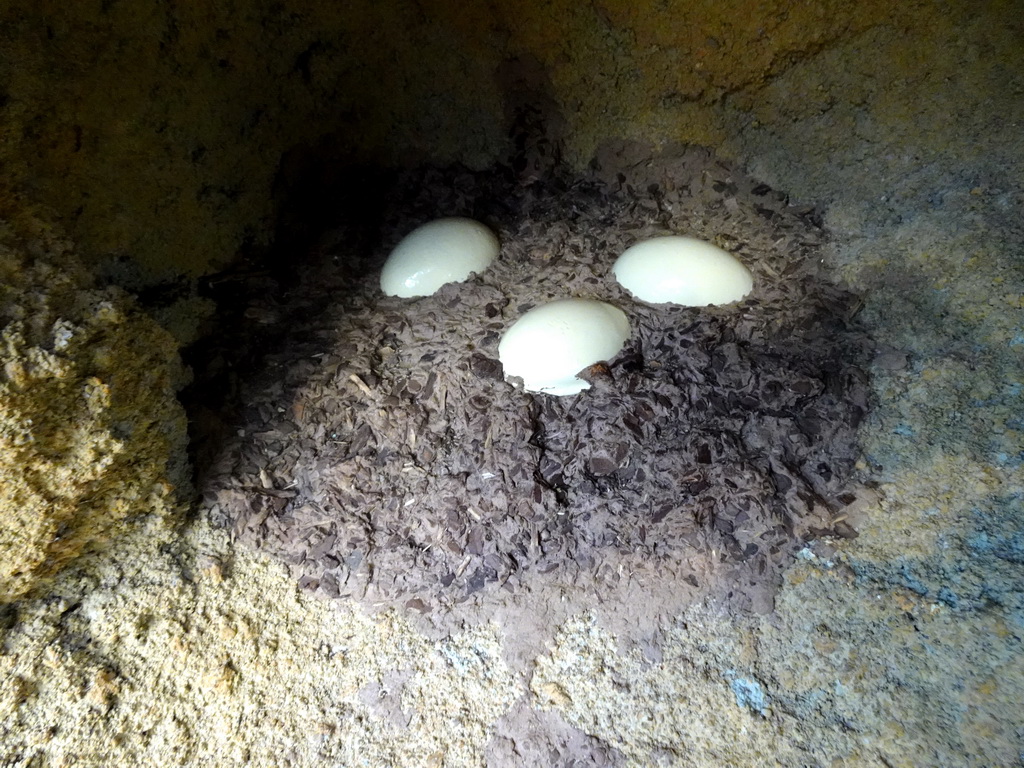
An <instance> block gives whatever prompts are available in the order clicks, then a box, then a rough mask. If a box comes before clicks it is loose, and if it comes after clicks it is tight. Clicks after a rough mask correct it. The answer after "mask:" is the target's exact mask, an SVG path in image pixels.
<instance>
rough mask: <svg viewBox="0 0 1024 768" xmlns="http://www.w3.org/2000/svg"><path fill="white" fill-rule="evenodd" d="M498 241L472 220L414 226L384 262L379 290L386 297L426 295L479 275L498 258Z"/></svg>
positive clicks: (405, 297)
mask: <svg viewBox="0 0 1024 768" xmlns="http://www.w3.org/2000/svg"><path fill="white" fill-rule="evenodd" d="M498 250H499V245H498V238H497V237H496V236H495V234H494V233H493V232H491V230H489V229H488V228H487V227H485V226H484V225H483V224H481V223H480V222H479V221H474V220H473V219H465V218H461V217H450V218H444V219H436V220H434V221H431V222H428V223H426V224H424V225H423V226H421V227H417V228H416V229H414V230H413V231H412V232H410V233H409V234H408V235H406V236H405V237H404V238H402V240H401V242H400V243H399V244H398V245H397V246H395V249H394V250H393V251H392V252H391V254H390V255H389V256H388V258H387V261H385V262H384V268H383V269H382V270H381V273H380V287H381V290H382V291H384V293H386V294H387V295H388V296H400V297H401V298H404V299H407V298H411V297H413V296H430V295H431V294H433V293H436V292H437V289H438V288H440V287H441V286H442V285H444V284H445V283H461V282H462V281H463V280H465V279H466V278H467V277H469V276H470V274H471V273H473V272H483V271H484V270H485V269H487V267H488V266H490V264H491V262H492V261H494V259H495V257H496V256H497V255H498Z"/></svg>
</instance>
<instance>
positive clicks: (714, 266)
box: [612, 235, 754, 307]
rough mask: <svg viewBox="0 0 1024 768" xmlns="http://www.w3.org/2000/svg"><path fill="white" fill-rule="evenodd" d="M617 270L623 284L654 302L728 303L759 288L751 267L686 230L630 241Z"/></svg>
mask: <svg viewBox="0 0 1024 768" xmlns="http://www.w3.org/2000/svg"><path fill="white" fill-rule="evenodd" d="M612 272H613V273H614V275H615V279H616V280H618V281H619V283H620V284H621V285H622V287H623V288H625V289H626V290H627V291H629V292H630V293H631V294H633V295H634V296H635V297H636V298H638V299H640V300H641V301H646V302H648V303H650V304H667V303H671V304H681V305H683V306H686V307H705V306H707V305H708V304H728V303H729V302H732V301H739V300H740V299H742V298H743V297H744V296H746V295H747V294H748V293H750V290H751V289H752V288H753V287H754V278H753V276H752V275H751V274H750V271H749V270H748V269H747V268H746V267H745V266H743V264H742V263H741V262H740V260H739V259H737V258H736V257H735V256H733V255H732V254H731V253H729V252H728V251H724V250H722V249H721V248H719V247H718V246H716V245H712V244H711V243H708V242H705V241H703V240H698V239H697V238H695V237H683V236H681V235H668V236H666V237H653V238H651V239H650V240H643V241H641V242H639V243H637V244H636V245H633V246H630V247H629V248H627V249H626V250H625V251H623V253H622V255H621V256H619V258H618V259H616V261H615V264H614V266H612Z"/></svg>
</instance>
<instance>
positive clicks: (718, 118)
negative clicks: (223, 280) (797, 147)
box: [0, 0, 1012, 285]
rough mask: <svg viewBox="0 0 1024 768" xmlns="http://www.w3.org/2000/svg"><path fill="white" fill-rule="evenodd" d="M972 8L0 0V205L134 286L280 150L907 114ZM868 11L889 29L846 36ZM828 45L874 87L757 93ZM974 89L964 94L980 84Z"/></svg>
mask: <svg viewBox="0 0 1024 768" xmlns="http://www.w3.org/2000/svg"><path fill="white" fill-rule="evenodd" d="M1011 11H1012V3H1004V4H1002V5H1000V4H998V3H995V4H987V5H986V8H985V10H984V12H983V14H984V18H983V19H982V20H981V21H980V22H976V23H981V24H983V25H987V26H988V27H990V28H991V29H992V30H993V33H992V40H993V42H994V43H995V45H994V46H993V51H990V52H988V53H987V54H986V55H992V54H995V55H997V56H999V55H1003V54H1005V52H1006V44H1007V41H1006V40H1005V39H1002V40H1000V39H998V36H997V34H996V30H998V29H1001V28H1004V25H1002V23H1001V22H1000V21H999V20H1000V19H1001V18H1002V17H1009V16H1010V15H1011ZM978 13H979V12H978V11H974V10H970V9H964V8H961V7H960V6H959V5H958V4H956V3H950V4H945V5H943V4H940V5H937V6H931V5H928V6H925V5H920V6H918V5H909V4H895V3H887V2H884V1H883V0H870V1H869V2H863V3H855V4H849V3H842V2H838V0H830V1H829V2H821V3H811V4H797V5H794V4H792V3H786V2H782V0H770V2H765V3H760V4H758V5H757V6H756V7H754V8H751V7H750V4H749V3H745V2H742V1H741V0H729V1H728V2H697V3H694V2H688V1H687V2H684V1H683V0H667V1H662V0H659V1H658V2H654V0H644V2H627V1H626V0H601V1H600V2H594V3H525V4H524V3H520V2H515V1H514V0H491V1H490V2H488V3H481V4H472V5H470V6H467V5H465V4H461V3H448V2H444V1H443V0H421V1H420V2H413V0H401V1H400V2H394V3H377V2H372V0H356V2H351V3H344V4H331V3H317V2H313V0H302V1H300V2H291V3H287V4H283V3H278V2H272V1H271V0H250V1H249V2H240V0H234V1H228V2H220V3H216V4H212V5H211V4H192V3H185V4H181V3H172V2H168V1H167V0H164V2H157V3H149V4H145V5H138V4H134V3H127V2H109V1H108V2H98V1H95V0H94V1H92V2H82V3H70V4H69V3H57V2H52V0H41V1H40V2H31V3H30V2H27V0H14V1H13V2H10V3H5V4H4V8H3V9H0V165H2V166H3V167H4V168H5V174H4V179H3V180H2V181H0V187H2V188H3V194H2V197H3V198H5V199H6V200H7V201H8V203H10V201H11V200H12V199H14V200H15V203H16V204H15V207H18V205H20V204H21V203H18V201H19V200H20V201H23V200H31V201H35V202H40V203H44V204H46V205H48V206H51V207H52V208H53V209H54V210H55V212H56V214H57V215H58V216H59V217H60V218H62V219H63V223H64V226H65V228H66V229H67V231H68V232H69V234H70V235H71V236H72V237H73V238H74V239H75V240H76V242H78V243H79V244H80V246H81V250H82V253H83V255H84V257H85V258H86V259H87V261H89V262H91V263H93V264H95V265H98V267H99V268H100V269H101V271H103V272H104V273H105V274H111V275H112V276H114V277H115V278H116V279H117V280H118V281H119V282H121V283H122V284H126V285H146V284H152V283H156V282H161V281H165V280H168V279H170V278H172V277H174V276H179V275H197V274H202V273H205V272H209V271H211V270H215V269H217V268H219V267H222V266H223V265H224V264H225V263H226V262H227V261H228V260H229V259H230V258H231V257H232V256H234V255H235V254H236V252H237V250H238V248H239V247H240V246H241V245H242V244H243V243H261V242H266V241H267V240H268V239H269V238H271V236H272V231H273V225H274V217H275V204H274V189H275V180H277V179H278V178H279V171H280V165H281V161H282V157H284V156H286V155H289V154H294V153H299V154H303V153H313V154H314V156H315V157H316V158H317V160H319V161H322V162H338V163H344V162H346V161H348V160H360V161H364V162H380V163H385V162H386V163H398V162H402V161H406V160H417V159H423V158H430V159H433V160H437V161H442V162H444V161H451V160H461V161H463V162H465V163H467V164H468V165H470V166H472V167H482V166H484V165H487V164H489V163H491V162H493V161H494V160H496V159H504V158H508V156H509V154H510V152H511V151H512V150H513V149H514V147H513V142H512V141H511V139H510V137H509V128H510V125H511V123H512V120H513V118H514V114H513V113H514V112H515V110H516V109H517V108H518V107H521V106H522V105H524V104H531V105H533V106H535V107H537V108H539V109H540V110H541V111H542V114H541V115H540V118H541V119H543V120H545V121H548V122H550V123H552V124H557V126H558V131H557V136H556V138H557V139H558V140H559V141H560V142H561V144H562V145H563V146H562V151H563V153H564V155H565V157H566V158H567V159H569V160H570V161H572V162H573V163H574V164H576V165H581V164H583V163H585V162H587V161H588V160H589V158H590V157H591V156H592V155H593V153H594V150H595V149H596V148H597V147H598V145H599V144H601V142H602V141H603V140H605V139H608V138H618V137H627V138H634V139H649V140H654V141H655V142H663V141H677V142H684V143H696V144H702V145H707V146H715V147H725V148H727V149H730V150H731V151H732V152H734V153H736V152H742V151H743V147H742V146H738V145H737V142H736V141H735V139H736V135H737V132H741V131H744V130H748V129H750V130H754V129H756V128H757V127H759V126H760V125H762V124H763V123H764V122H765V121H769V122H771V123H772V124H776V125H779V126H783V133H784V126H785V125H786V123H787V122H788V121H790V120H791V119H793V118H795V117H799V116H802V115H804V113H806V112H807V110H811V111H814V110H824V109H830V108H832V107H836V106H837V105H839V106H843V105H853V106H854V107H856V106H857V105H858V104H863V105H865V106H867V107H869V108H872V109H875V110H876V111H879V112H883V113H884V114H885V116H886V117H887V119H888V120H890V121H898V122H901V123H905V122H907V121H914V120H915V119H916V118H915V114H916V108H915V107H914V104H915V103H917V101H920V103H922V104H924V103H928V99H927V93H924V94H915V92H914V88H915V83H921V84H924V85H925V86H927V88H932V87H934V86H936V85H937V86H940V87H941V86H942V85H943V83H941V82H939V83H935V82H929V81H926V75H927V73H928V71H930V68H931V66H932V65H931V63H930V62H933V61H935V60H937V61H939V62H940V63H941V66H942V67H944V68H946V69H948V68H949V66H948V62H951V61H960V60H961V59H962V58H963V57H962V54H964V52H963V51H957V50H956V49H955V48H953V49H950V48H949V46H948V45H947V38H948V37H949V36H950V35H954V34H955V31H956V30H957V29H958V28H959V26H960V25H963V24H966V23H968V22H970V21H971V20H972V18H973V17H974V16H976V15H977V14H978ZM992 22H996V23H992ZM880 29H881V30H886V31H888V32H889V33H891V34H893V35H894V36H895V38H896V39H897V40H898V41H900V44H899V45H898V46H892V45H887V46H883V47H881V48H877V49H872V47H871V46H870V45H866V46H863V47H862V48H861V49H859V50H858V49H856V46H855V44H856V43H857V41H861V40H868V41H869V42H870V39H871V38H870V36H871V34H873V33H874V32H875V31H877V30H880ZM851 44H853V45H854V46H855V47H854V50H852V52H851V53H850V55H851V56H853V57H854V61H855V62H856V63H858V64H859V65H860V66H862V67H864V68H865V69H866V70H870V74H871V75H872V76H873V77H874V78H876V79H877V80H880V81H885V80H890V81H891V84H892V85H893V86H894V87H893V89H891V90H887V92H888V93H889V94H890V96H891V98H889V99H888V100H886V99H882V100H880V101H879V100H875V101H873V102H871V103H868V101H867V97H866V95H865V93H864V92H862V90H858V91H855V92H843V91H841V90H832V89H829V91H828V92H827V93H826V92H824V91H821V90H820V89H817V90H816V86H815V85H814V83H813V82H810V83H809V85H808V88H807V89H806V90H802V89H792V88H789V89H788V91H787V92H785V93H779V92H777V91H778V88H777V87H776V88H774V89H773V84H775V83H776V81H777V80H778V78H779V76H780V75H781V74H783V73H785V72H787V71H788V70H790V69H792V68H793V67H795V66H798V65H799V64H800V63H801V62H805V61H807V60H809V59H813V58H815V57H817V56H818V55H819V54H821V53H822V52H826V51H829V50H832V49H844V46H846V47H849V46H850V45H851ZM844 50H845V49H844ZM948 51H951V52H948ZM1000 51H1002V54H1001V53H1000ZM967 54H969V55H970V56H969V60H971V61H973V62H974V63H975V64H977V63H978V60H979V57H980V56H982V55H983V54H985V52H983V51H980V50H975V51H974V52H973V54H972V53H971V52H970V51H968V52H967ZM971 57H973V58H971ZM1004 58H1005V56H1004ZM837 66H839V67H841V68H842V67H847V66H849V62H848V61H847V62H838V64H837ZM524 73H526V74H524ZM818 85H820V83H818ZM883 85H884V82H883ZM979 85H981V86H982V91H981V94H982V96H981V97H984V94H986V93H988V92H989V91H990V90H991V87H992V86H993V85H995V84H993V83H987V84H985V83H981V84H979ZM972 92H973V93H977V91H976V89H975V90H974V91H972ZM904 96H912V97H913V98H912V99H911V100H910V101H909V102H908V101H905V100H904V98H903V97H904ZM917 97H920V98H919V99H918V98H917ZM851 128H852V129H854V130H856V126H851ZM833 139H834V140H842V139H841V137H833ZM828 140H832V139H828ZM828 140H826V139H825V138H823V139H822V140H821V141H822V142H824V143H825V144H827V141H828ZM761 149H762V150H767V149H770V145H769V146H768V147H762V148H761ZM743 159H745V158H743ZM298 183H301V179H300V180H298ZM278 191H280V190H278Z"/></svg>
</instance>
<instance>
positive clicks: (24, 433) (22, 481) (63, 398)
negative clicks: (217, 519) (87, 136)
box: [0, 222, 190, 601]
mask: <svg viewBox="0 0 1024 768" xmlns="http://www.w3.org/2000/svg"><path fill="white" fill-rule="evenodd" d="M0 227H2V228H3V229H0V238H2V240H0V343H2V345H3V346H2V348H0V363H2V368H0V370H2V373H0V601H9V600H12V599H14V598H17V597H20V596H21V595H23V594H24V593H26V592H28V591H29V590H30V589H31V588H32V587H33V586H34V585H35V583H36V582H38V581H39V580H40V579H45V578H47V577H50V576H52V575H53V574H54V573H56V572H57V571H58V570H59V569H60V568H62V567H64V566H65V565H66V564H67V563H68V562H70V561H71V560H73V559H74V558H75V557H77V556H78V555H79V554H80V553H81V552H82V551H83V550H85V549H89V548H96V547H101V546H103V545H104V544H105V543H106V542H107V541H108V540H109V539H110V538H111V537H113V536H115V535H117V532H118V530H119V528H120V527H122V526H123V525H124V524H125V523H124V521H125V519H126V518H128V517H130V516H132V515H135V514H138V512H139V511H140V510H161V511H164V512H170V511H171V510H172V509H173V508H174V506H175V504H176V503H179V502H180V501H181V500H183V499H187V498H188V494H189V492H190V491H189V488H190V481H189V478H188V469H187V467H186V464H185V443H186V439H187V438H186V426H185V418H184V411H183V409H182V408H181V406H180V404H179V403H178V401H177V400H176V398H175V392H176V390H177V389H178V388H180V386H181V384H182V383H183V372H182V370H181V363H180V361H179V359H178V351H177V347H176V345H175V344H174V342H173V341H172V340H171V338H170V337H169V336H168V334H167V333H166V332H165V331H163V330H162V329H161V328H159V326H157V325H156V323H154V322H153V321H152V320H151V319H149V318H148V317H147V316H145V315H144V314H142V313H141V312H140V311H139V310H138V309H137V307H135V306H134V304H133V303H132V302H130V301H129V300H128V298H127V297H126V296H125V295H124V294H123V293H122V292H121V291H119V290H118V289H115V288H107V289H98V288H96V287H95V286H94V285H93V284H92V281H91V279H90V277H89V275H88V274H87V272H85V270H84V269H82V268H81V267H79V266H77V264H76V260H75V257H74V255H73V254H72V253H71V251H70V249H69V246H68V244H67V243H66V242H64V241H62V240H60V239H58V238H55V237H53V236H52V235H49V234H48V233H47V232H46V230H42V229H41V230H40V231H39V232H38V236H37V237H36V238H33V239H30V240H27V241H26V240H21V239H19V238H18V237H15V236H14V234H13V233H12V232H11V231H10V230H9V229H7V228H6V226H5V225H4V224H3V223H2V222H0Z"/></svg>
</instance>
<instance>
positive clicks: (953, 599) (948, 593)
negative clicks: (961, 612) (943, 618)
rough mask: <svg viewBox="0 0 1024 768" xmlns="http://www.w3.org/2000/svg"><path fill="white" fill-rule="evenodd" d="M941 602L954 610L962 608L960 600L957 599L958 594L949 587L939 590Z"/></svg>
mask: <svg viewBox="0 0 1024 768" xmlns="http://www.w3.org/2000/svg"><path fill="white" fill-rule="evenodd" d="M939 600H941V601H942V602H944V603H945V604H946V605H948V606H949V607H950V608H952V609H953V610H956V609H957V608H959V607H960V598H959V597H957V595H956V592H954V591H953V590H951V589H950V588H949V587H942V588H941V589H940V590H939Z"/></svg>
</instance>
